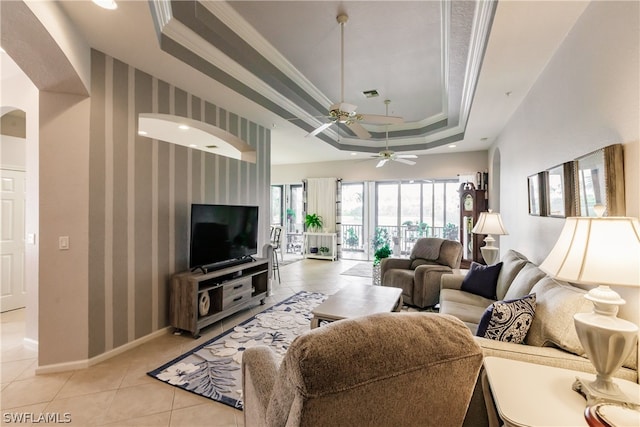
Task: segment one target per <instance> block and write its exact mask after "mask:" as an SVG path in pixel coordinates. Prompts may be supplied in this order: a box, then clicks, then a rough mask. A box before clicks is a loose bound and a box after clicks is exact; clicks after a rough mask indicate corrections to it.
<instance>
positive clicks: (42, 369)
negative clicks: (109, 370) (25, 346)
mask: <svg viewBox="0 0 640 427" xmlns="http://www.w3.org/2000/svg"><path fill="white" fill-rule="evenodd" d="M172 330H173V327H171V326H167V327H165V328H162V329H158V330H157V331H155V332H152V333H150V334H149V335H145V336H144V337H141V338H138V339H137V340H134V341H131V342H128V343H126V344H124V345H121V346H120V347H118V348H114V349H112V350H109V351H107V352H105V353H102V354H99V355H97V356H94V357H92V358H90V359H84V360H76V361H73V362H64V363H54V364H52V365H44V366H38V367H37V368H36V375H40V374H54V373H57V372H66V371H75V370H78V369H86V368H88V367H90V366H93V365H97V364H98V363H100V362H104V361H105V360H108V359H111V358H112V357H115V356H117V355H119V354H122V353H124V352H125V351H128V350H131V349H132V348H135V347H138V346H139V345H142V344H144V343H146V342H148V341H151V340H152V339H154V338H157V337H160V336H162V335H166V334H168V333H169V332H170V331H172ZM36 345H37V343H36Z"/></svg>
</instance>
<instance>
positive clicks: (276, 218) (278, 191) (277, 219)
mask: <svg viewBox="0 0 640 427" xmlns="http://www.w3.org/2000/svg"><path fill="white" fill-rule="evenodd" d="M271 225H282V185H272V186H271Z"/></svg>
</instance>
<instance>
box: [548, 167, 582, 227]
mask: <svg viewBox="0 0 640 427" xmlns="http://www.w3.org/2000/svg"><path fill="white" fill-rule="evenodd" d="M573 169H574V162H566V163H563V164H561V165H558V166H555V167H552V168H550V169H547V171H546V174H545V185H546V192H545V194H546V196H547V197H546V205H547V209H546V212H547V216H552V217H558V218H564V217H567V216H575V212H576V210H575V203H574V199H575V196H574V189H573V188H574V172H573Z"/></svg>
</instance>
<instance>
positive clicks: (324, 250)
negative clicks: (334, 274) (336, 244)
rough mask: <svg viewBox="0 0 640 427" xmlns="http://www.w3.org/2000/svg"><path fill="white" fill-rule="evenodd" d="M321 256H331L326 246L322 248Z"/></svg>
mask: <svg viewBox="0 0 640 427" xmlns="http://www.w3.org/2000/svg"><path fill="white" fill-rule="evenodd" d="M319 249H320V255H322V256H327V255H329V248H328V247H326V246H320V248H319Z"/></svg>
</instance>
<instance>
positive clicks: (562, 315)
mask: <svg viewBox="0 0 640 427" xmlns="http://www.w3.org/2000/svg"><path fill="white" fill-rule="evenodd" d="M501 262H502V266H501V268H500V272H499V275H498V277H497V282H496V287H495V295H494V298H487V297H486V296H481V295H477V294H475V293H471V292H468V291H465V290H463V287H464V286H463V282H464V280H465V276H464V275H460V274H457V275H454V274H450V275H444V276H442V278H441V289H440V313H441V314H446V315H451V316H455V317H457V318H458V319H460V320H462V321H463V322H464V323H465V324H466V325H467V327H468V328H469V329H470V330H471V332H472V333H474V334H476V333H477V330H478V327H479V324H480V321H481V319H482V316H483V314H484V313H485V311H486V310H487V308H488V307H489V306H491V305H492V304H493V303H495V302H496V301H505V300H507V301H509V300H516V299H521V298H523V297H525V296H527V295H530V294H535V314H534V315H533V319H532V321H531V322H530V327H529V330H528V332H527V333H526V337H525V339H524V342H522V343H520V344H515V343H512V342H503V341H499V340H494V339H487V338H482V337H479V336H476V337H475V340H476V342H477V343H478V344H479V345H480V347H481V348H482V352H483V354H484V356H496V357H502V358H508V359H515V360H521V361H525V362H530V363H537V364H543V365H548V366H555V367H560V368H565V369H572V370H576V371H582V372H590V373H595V370H594V368H593V366H592V365H591V362H590V361H589V359H588V358H587V357H586V355H585V352H584V350H583V348H582V346H581V344H580V341H579V339H578V336H577V333H576V331H575V326H574V323H573V315H574V314H575V313H578V312H588V311H591V310H592V308H593V306H592V303H591V302H589V301H588V300H586V299H585V298H584V295H585V293H586V291H585V290H583V289H580V288H577V287H575V286H572V285H570V284H568V283H566V282H561V281H557V280H555V279H553V278H551V277H549V276H547V275H546V274H545V273H544V272H543V271H542V270H540V269H539V268H538V266H536V265H535V264H534V263H532V262H531V261H529V260H528V259H527V258H526V257H525V256H524V255H522V254H520V253H518V252H516V251H514V250H509V251H507V252H506V253H505V255H504V257H503V258H502V260H501ZM614 375H615V376H616V377H619V378H623V379H626V380H629V381H633V382H636V383H637V382H638V351H637V349H636V350H635V351H634V352H633V353H632V354H631V355H630V356H629V357H628V358H627V360H626V361H625V362H624V364H623V366H622V367H621V368H620V369H619V370H618V371H617V372H616V373H615V374H614ZM483 418H484V420H482V419H483ZM498 423H499V421H498V420H497V416H496V413H495V411H494V410H493V407H492V400H491V398H490V391H489V390H488V385H487V383H486V380H485V381H484V386H483V385H482V376H481V377H480V381H479V382H478V384H477V385H476V390H475V392H474V398H473V400H472V403H471V406H470V408H469V413H468V415H467V422H466V423H465V425H469V426H482V425H492V426H493V425H498Z"/></svg>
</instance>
